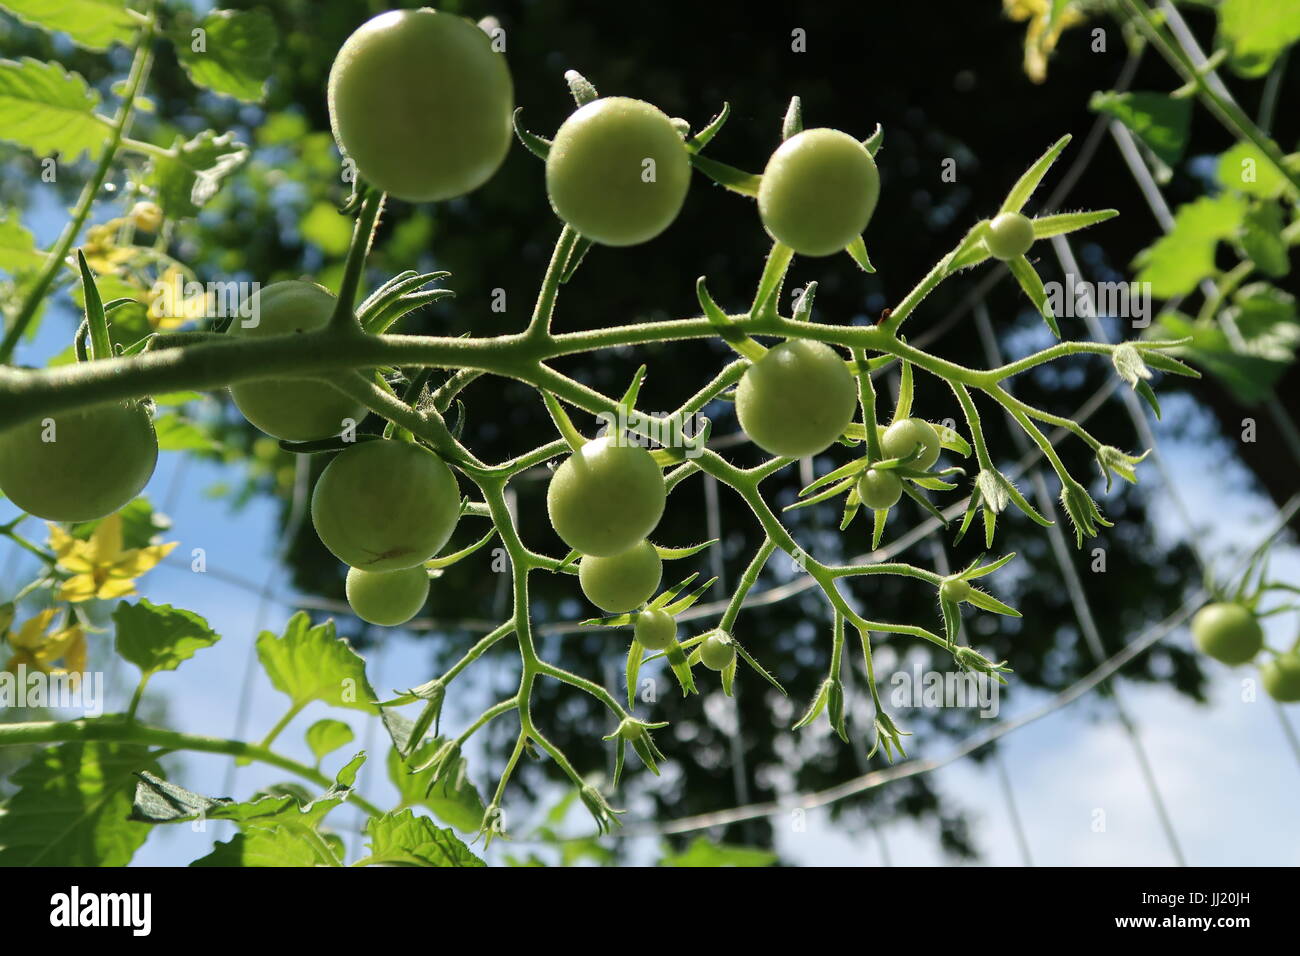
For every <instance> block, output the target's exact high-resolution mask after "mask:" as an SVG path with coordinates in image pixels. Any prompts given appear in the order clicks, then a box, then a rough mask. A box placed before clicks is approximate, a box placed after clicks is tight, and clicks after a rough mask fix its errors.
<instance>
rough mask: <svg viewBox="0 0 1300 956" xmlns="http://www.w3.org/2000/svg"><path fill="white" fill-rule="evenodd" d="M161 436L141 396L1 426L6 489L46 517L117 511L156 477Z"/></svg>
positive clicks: (0, 470) (79, 517) (0, 474)
mask: <svg viewBox="0 0 1300 956" xmlns="http://www.w3.org/2000/svg"><path fill="white" fill-rule="evenodd" d="M157 463H158V436H157V435H156V434H155V433H154V428H153V421H152V420H151V419H150V418H149V413H148V412H147V411H146V410H145V408H144V406H143V405H141V404H139V403H138V402H116V403H113V404H109V405H96V406H93V407H91V408H85V409H80V410H78V411H75V412H61V413H60V414H58V415H53V416H50V417H48V418H43V419H34V420H31V421H27V422H23V423H22V424H21V425H15V426H14V427H12V428H9V429H6V430H5V431H3V432H0V491H3V492H4V493H5V495H6V496H7V497H8V498H9V500H10V501H12V502H13V503H14V504H15V505H17V506H18V507H19V508H21V509H22V510H23V511H26V512H27V513H28V514H30V515H35V516H36V517H38V518H44V519H45V520H47V521H90V520H93V519H95V518H102V517H104V516H105V515H109V514H112V513H113V512H114V511H117V510H118V509H119V508H121V507H122V506H123V505H125V504H126V503H127V502H129V501H130V500H131V499H132V498H134V497H135V496H136V495H138V494H139V493H140V492H141V491H142V490H143V489H144V486H145V485H147V484H148V483H149V479H150V477H152V475H153V470H154V466H155V465H156V464H157Z"/></svg>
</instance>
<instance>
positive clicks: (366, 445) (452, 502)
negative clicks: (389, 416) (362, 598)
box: [311, 439, 460, 571]
mask: <svg viewBox="0 0 1300 956" xmlns="http://www.w3.org/2000/svg"><path fill="white" fill-rule="evenodd" d="M459 517H460V491H459V490H458V488H457V486H456V476H455V475H453V474H452V473H451V469H450V468H448V467H447V466H446V465H445V464H443V462H442V459H441V458H439V457H438V456H437V455H435V454H433V452H431V451H428V450H426V449H424V448H421V447H420V446H418V445H412V444H410V443H408V442H404V441H388V440H385V439H380V440H375V441H367V442H362V443H360V444H358V445H353V446H352V447H351V448H348V449H347V450H345V451H342V452H340V453H339V455H338V456H337V457H336V458H335V459H334V460H333V461H331V462H330V463H329V464H328V465H326V466H325V470H324V471H323V472H322V473H321V476H320V480H318V481H317V482H316V488H315V490H314V491H313V492H312V496H311V520H312V524H313V525H315V527H316V534H318V535H319V536H320V539H321V542H322V543H323V544H324V545H325V547H327V548H329V549H330V551H331V552H332V553H333V554H334V556H335V557H336V558H338V559H339V560H340V561H342V562H343V563H344V564H348V565H351V566H352V567H354V568H360V569H362V570H363V571H397V570H400V569H401V568H411V567H415V565H417V564H420V563H421V562H424V561H427V560H428V559H429V558H431V557H433V556H434V555H435V554H437V553H438V549H439V548H441V547H442V546H443V545H444V544H446V543H447V539H448V538H450V537H451V532H452V530H453V529H454V528H455V527H456V520H457V519H458V518H459Z"/></svg>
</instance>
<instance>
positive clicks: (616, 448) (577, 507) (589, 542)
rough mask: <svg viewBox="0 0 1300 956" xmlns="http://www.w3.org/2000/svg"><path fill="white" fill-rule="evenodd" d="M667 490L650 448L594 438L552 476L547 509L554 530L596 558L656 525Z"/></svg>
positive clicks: (629, 543) (613, 551)
mask: <svg viewBox="0 0 1300 956" xmlns="http://www.w3.org/2000/svg"><path fill="white" fill-rule="evenodd" d="M667 495H668V492H667V489H666V487H665V485H664V475H663V472H662V471H660V470H659V465H658V464H656V463H655V460H654V458H652V457H651V455H650V452H648V451H646V450H645V449H644V448H640V447H638V446H636V445H630V444H620V443H619V442H617V441H614V440H612V439H610V438H608V437H605V438H596V439H593V440H592V441H589V442H587V443H586V444H585V445H583V446H582V448H581V450H579V451H577V452H574V453H573V454H572V455H570V456H569V457H568V458H567V459H565V461H564V463H563V464H562V465H560V467H559V468H557V469H555V474H554V475H553V476H551V484H550V487H548V488H547V489H546V511H547V514H548V515H550V519H551V527H552V528H554V529H555V533H556V534H558V535H559V536H560V538H561V539H562V540H563V541H564V543H565V544H567V545H568V546H569V547H570V548H573V549H574V550H575V551H581V552H582V553H583V554H588V555H592V556H594V557H597V558H608V557H612V556H613V555H616V554H621V553H623V552H624V551H627V550H628V549H629V548H631V547H633V546H634V545H636V544H637V543H638V542H640V541H641V540H642V539H643V538H645V537H646V536H647V535H649V534H650V532H651V531H653V530H654V529H655V525H657V524H658V523H659V519H660V518H661V517H662V516H663V513H664V501H665V499H666V498H667Z"/></svg>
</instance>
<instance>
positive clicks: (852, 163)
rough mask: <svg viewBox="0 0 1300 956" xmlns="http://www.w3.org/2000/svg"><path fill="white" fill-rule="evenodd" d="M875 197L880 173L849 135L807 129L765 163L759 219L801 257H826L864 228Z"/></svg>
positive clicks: (774, 237)
mask: <svg viewBox="0 0 1300 956" xmlns="http://www.w3.org/2000/svg"><path fill="white" fill-rule="evenodd" d="M879 198H880V173H879V172H878V171H877V169H876V161H875V160H874V159H872V158H871V153H869V152H868V151H867V148H866V147H865V146H863V145H862V144H861V143H859V142H858V141H857V140H856V139H854V138H853V137H852V136H850V135H849V134H848V133H842V132H840V131H839V130H835V129H809V130H804V131H803V132H802V133H797V134H795V135H794V136H791V137H790V138H789V139H787V140H786V141H785V142H784V143H782V144H781V145H780V147H778V149H777V150H776V152H774V153H773V154H772V157H771V159H769V160H768V161H767V167H766V168H765V169H764V170H763V178H762V180H761V182H760V184H759V187H758V215H759V218H761V219H762V220H763V227H764V228H765V229H766V230H767V232H768V235H770V236H771V237H772V238H773V239H776V240H777V241H778V242H782V243H784V244H785V245H787V246H789V247H790V248H791V249H793V250H794V251H795V252H797V253H799V254H800V255H804V256H829V255H832V254H834V253H836V252H839V251H840V250H842V249H844V247H846V246H847V245H848V244H849V243H851V242H852V241H853V240H854V239H856V238H858V236H860V235H862V231H863V230H864V229H866V228H867V223H868V222H869V221H870V219H871V214H872V213H873V212H874V211H875V209H876V201H877V200H878V199H879Z"/></svg>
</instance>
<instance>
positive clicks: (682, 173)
mask: <svg viewBox="0 0 1300 956" xmlns="http://www.w3.org/2000/svg"><path fill="white" fill-rule="evenodd" d="M690 184H691V161H690V154H689V153H688V152H687V151H686V143H685V142H684V141H683V140H682V137H681V134H680V133H679V132H678V131H677V128H676V127H675V126H673V121H672V120H670V119H669V118H668V117H667V116H666V115H664V114H663V113H662V112H660V110H658V109H657V108H656V107H654V106H651V105H650V104H649V103H646V102H644V101H642V100H634V99H628V98H627V97H624V96H608V97H604V98H602V99H598V100H594V101H592V102H590V103H588V104H587V105H585V106H583V107H582V108H581V109H579V110H577V111H576V112H575V113H574V114H573V115H572V116H570V117H569V118H568V119H567V120H565V121H564V124H563V125H562V126H561V127H560V129H559V132H557V133H556V134H555V140H554V141H553V142H552V143H551V149H550V152H549V153H548V154H547V157H546V192H547V195H548V196H549V197H550V199H551V207H552V208H553V209H554V210H555V214H556V215H557V216H559V217H560V218H561V219H563V220H564V221H565V222H567V223H568V224H569V225H570V226H572V227H573V228H574V229H576V230H577V231H578V232H579V233H581V234H582V235H583V236H586V237H587V238H588V239H590V240H592V241H593V242H599V243H601V244H602V245H606V246H631V245H635V244H637V243H639V242H645V241H646V240H647V239H653V238H654V237H655V236H657V235H659V233H661V232H663V231H664V230H665V229H667V228H668V226H669V225H670V224H671V223H672V221H673V220H674V219H676V218H677V214H678V213H679V212H680V211H681V208H682V203H683V202H685V201H686V190H687V188H688V187H689V186H690Z"/></svg>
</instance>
